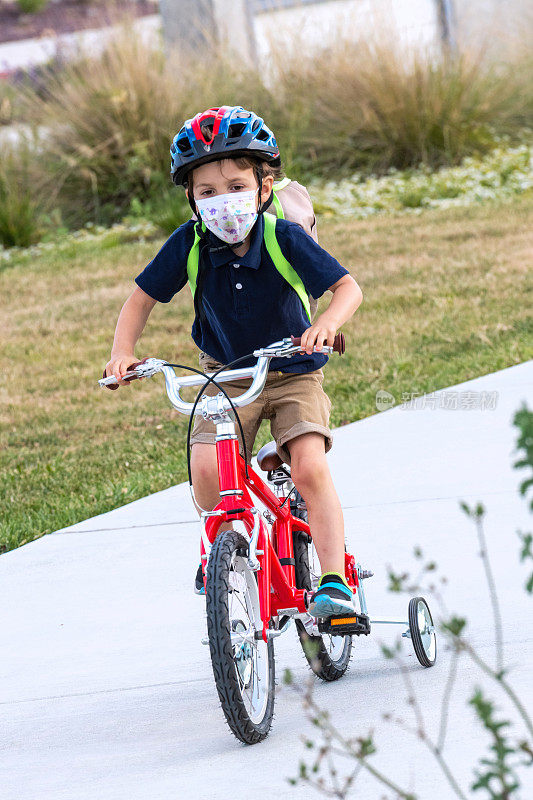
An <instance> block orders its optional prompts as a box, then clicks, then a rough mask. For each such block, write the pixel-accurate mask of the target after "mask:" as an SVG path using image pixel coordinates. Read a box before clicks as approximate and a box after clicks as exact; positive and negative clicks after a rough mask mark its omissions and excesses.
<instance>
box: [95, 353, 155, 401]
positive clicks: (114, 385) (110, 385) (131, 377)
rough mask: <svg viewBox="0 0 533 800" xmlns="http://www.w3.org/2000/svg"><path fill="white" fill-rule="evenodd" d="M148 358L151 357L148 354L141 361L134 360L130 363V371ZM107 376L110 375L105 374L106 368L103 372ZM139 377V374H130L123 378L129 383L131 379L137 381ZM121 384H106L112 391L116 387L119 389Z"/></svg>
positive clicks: (103, 376) (104, 376) (103, 375)
mask: <svg viewBox="0 0 533 800" xmlns="http://www.w3.org/2000/svg"><path fill="white" fill-rule="evenodd" d="M148 358H149V356H146V358H143V359H142V360H141V361H134V362H133V364H130V365H129V367H128V372H129V371H130V370H131V369H135V367H138V366H139V364H144V362H145V361H147V360H148ZM107 377H109V376H108V375H106V374H105V369H104V371H103V372H102V378H107ZM138 378H139V376H138V375H130V376H129V377H128V378H123V379H122V380H124V381H126V382H127V383H131V381H136V380H138ZM119 385H120V384H118V383H109V384H107V385H106V387H105V388H106V389H111V391H112V392H114V391H115V389H118V387H119Z"/></svg>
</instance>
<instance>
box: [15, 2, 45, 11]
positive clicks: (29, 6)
mask: <svg viewBox="0 0 533 800" xmlns="http://www.w3.org/2000/svg"><path fill="white" fill-rule="evenodd" d="M17 5H18V7H19V8H20V10H21V11H22V13H23V14H36V13H37V12H38V11H42V9H43V8H44V7H45V6H46V5H48V0H17Z"/></svg>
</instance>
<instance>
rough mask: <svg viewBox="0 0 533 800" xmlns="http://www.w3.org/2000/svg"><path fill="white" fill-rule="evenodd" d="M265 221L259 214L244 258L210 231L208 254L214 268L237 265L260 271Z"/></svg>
mask: <svg viewBox="0 0 533 800" xmlns="http://www.w3.org/2000/svg"><path fill="white" fill-rule="evenodd" d="M264 226H265V221H264V219H263V215H262V214H259V217H258V218H257V221H256V223H255V225H254V227H253V228H252V236H251V238H250V247H249V249H248V252H247V253H245V254H244V255H243V256H237V255H235V253H234V252H233V250H232V249H231V247H230V246H229V245H227V244H224V242H222V241H221V240H220V239H218V238H217V237H216V236H215V235H214V234H213V233H211V231H208V242H209V247H208V252H209V258H210V259H211V264H212V265H213V267H222V266H224V264H230V263H235V264H239V266H243V267H250V269H259V267H260V265H261V245H262V243H263V231H264Z"/></svg>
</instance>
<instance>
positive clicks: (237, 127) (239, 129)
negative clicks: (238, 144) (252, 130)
mask: <svg viewBox="0 0 533 800" xmlns="http://www.w3.org/2000/svg"><path fill="white" fill-rule="evenodd" d="M245 128H246V125H245V124H244V123H243V122H234V123H233V124H232V125H230V126H229V128H228V137H229V138H230V139H233V138H236V137H237V136H241V135H242V134H243V133H244V129H245Z"/></svg>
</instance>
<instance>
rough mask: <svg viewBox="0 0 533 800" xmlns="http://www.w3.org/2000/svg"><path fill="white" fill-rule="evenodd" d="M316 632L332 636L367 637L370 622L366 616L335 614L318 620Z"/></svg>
mask: <svg viewBox="0 0 533 800" xmlns="http://www.w3.org/2000/svg"><path fill="white" fill-rule="evenodd" d="M318 630H319V631H320V633H329V634H330V635H333V636H361V635H364V636H368V634H369V633H370V620H369V618H368V616H367V615H366V614H353V615H352V614H336V615H334V616H332V617H327V619H319V620H318Z"/></svg>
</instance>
